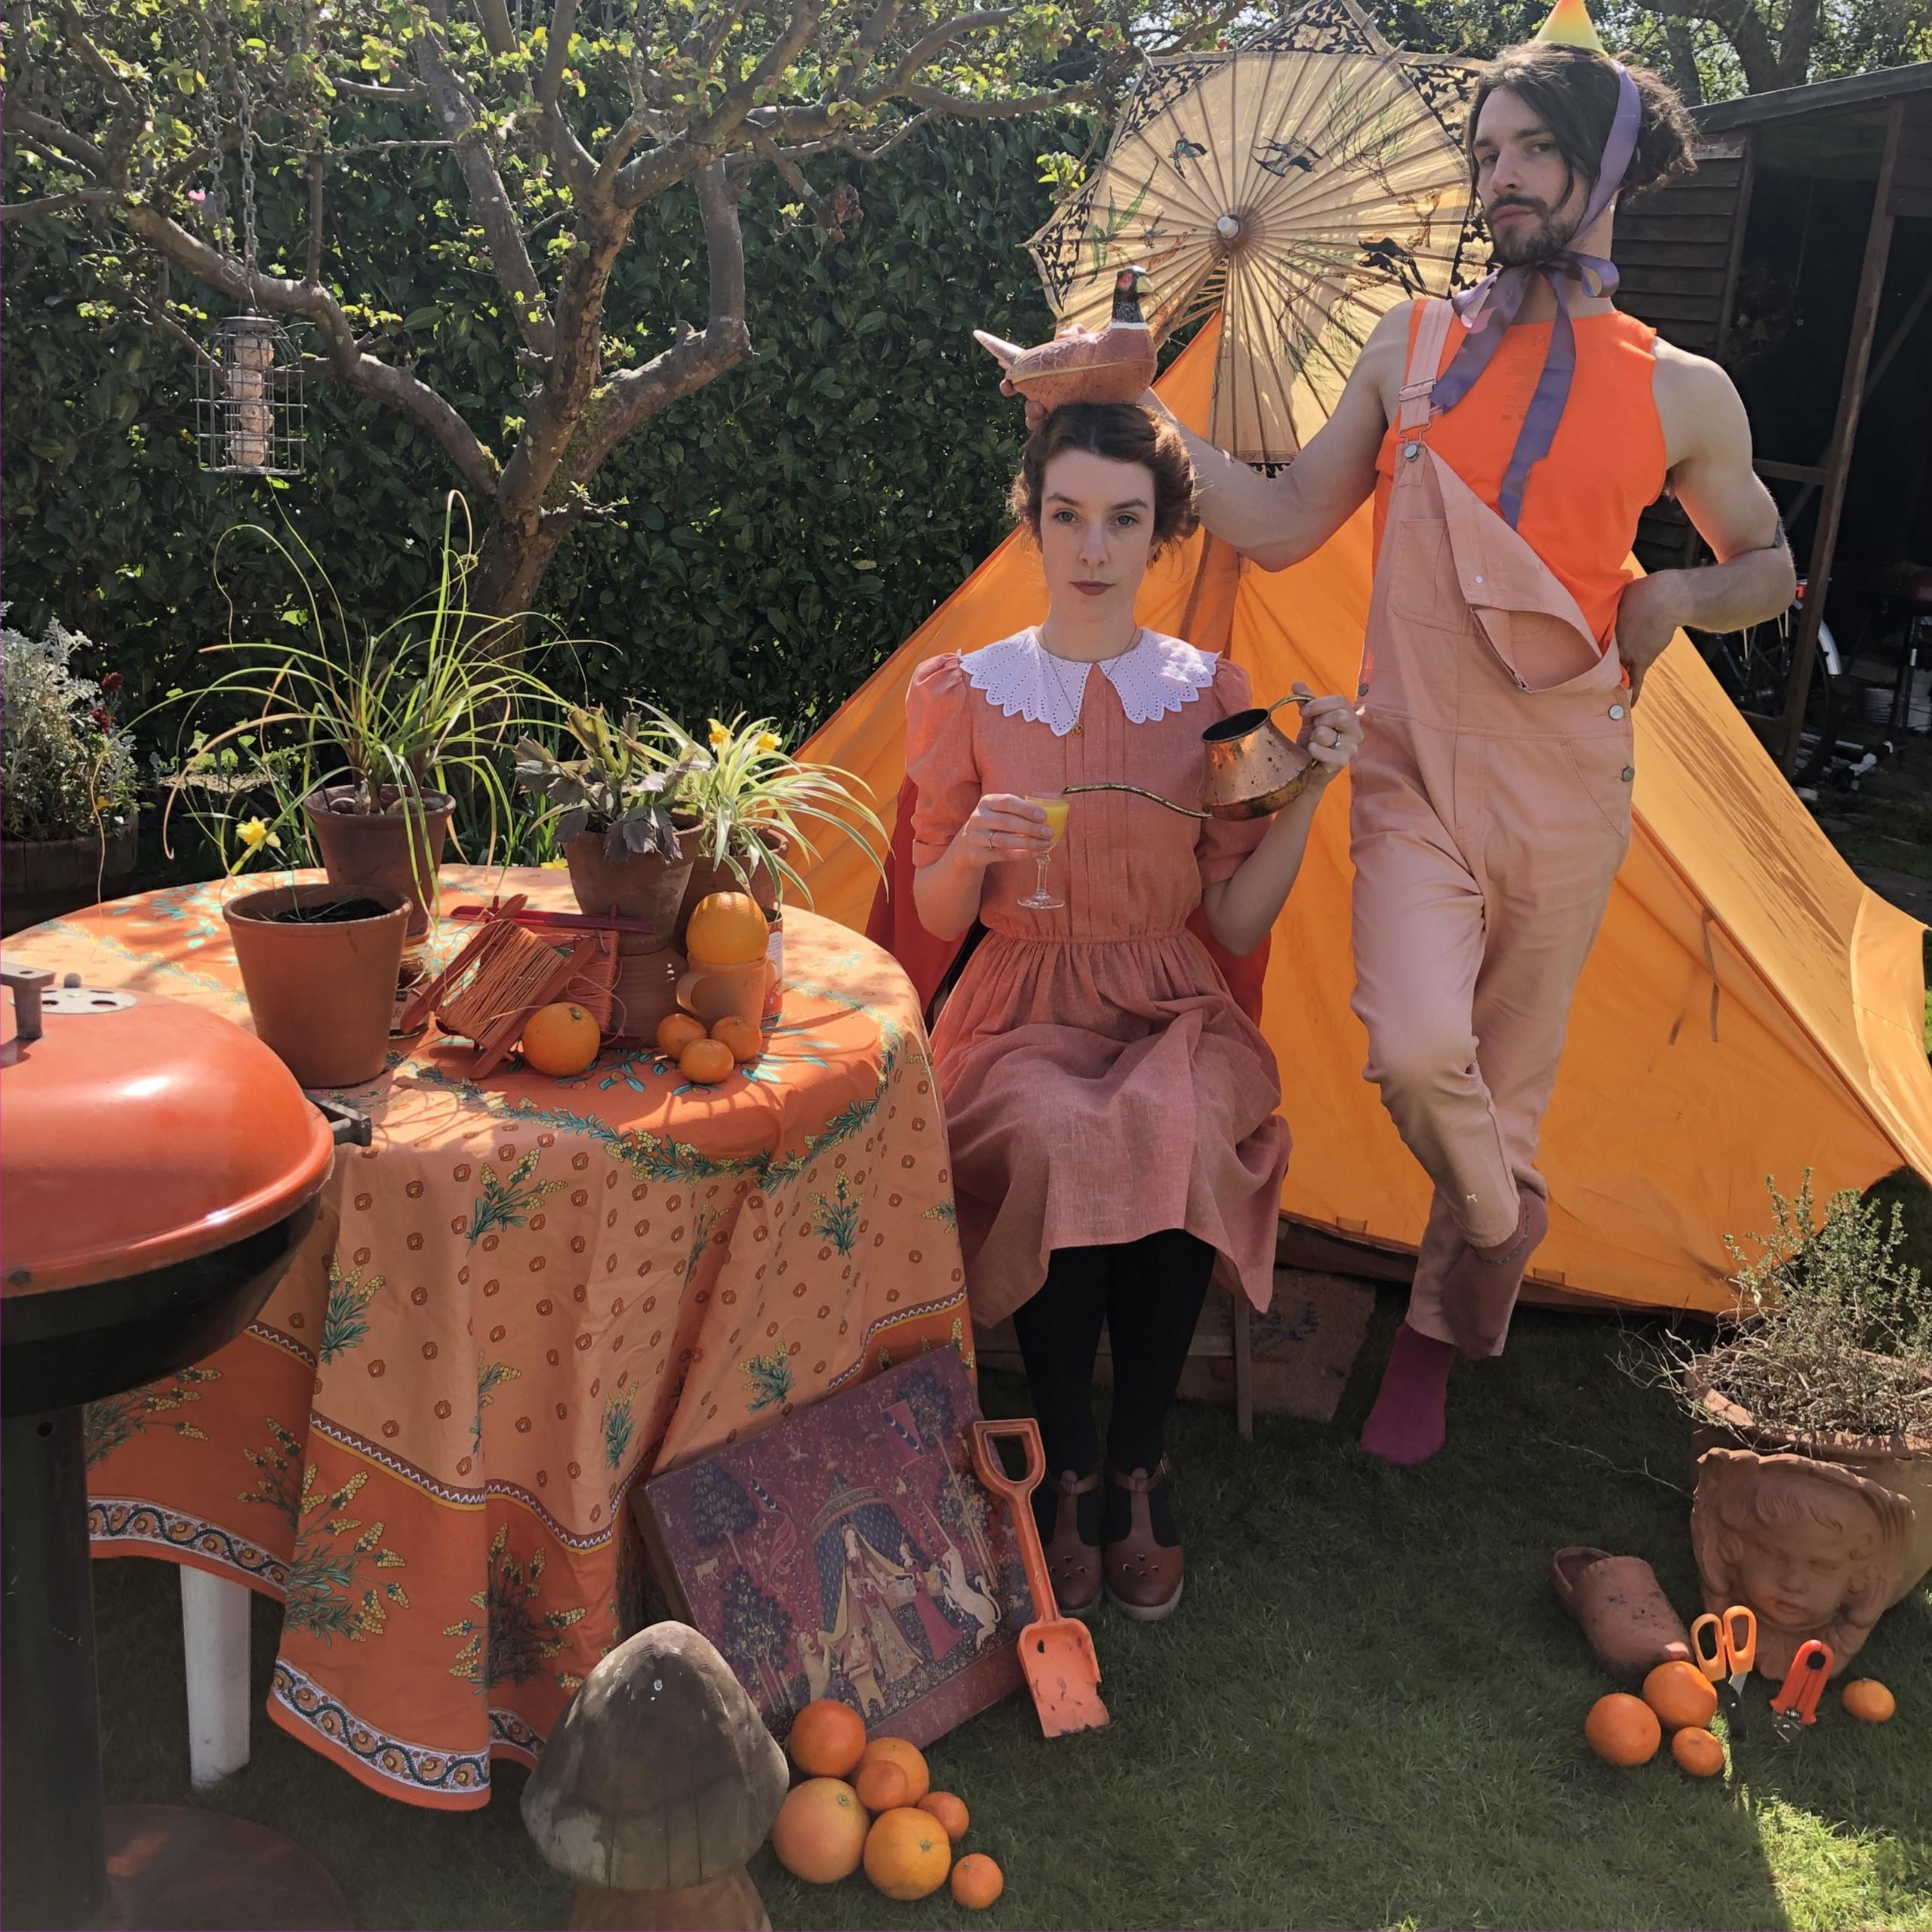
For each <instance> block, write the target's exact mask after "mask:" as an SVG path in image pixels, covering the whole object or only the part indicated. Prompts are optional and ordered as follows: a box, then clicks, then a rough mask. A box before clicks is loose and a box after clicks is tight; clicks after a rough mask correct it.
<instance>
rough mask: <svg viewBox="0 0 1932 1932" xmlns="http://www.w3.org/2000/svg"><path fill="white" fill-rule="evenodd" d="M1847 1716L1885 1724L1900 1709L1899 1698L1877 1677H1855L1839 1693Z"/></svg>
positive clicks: (1867, 1722)
mask: <svg viewBox="0 0 1932 1932" xmlns="http://www.w3.org/2000/svg"><path fill="white" fill-rule="evenodd" d="M1838 1698H1839V1701H1840V1702H1841V1703H1843V1705H1844V1711H1845V1715H1846V1716H1847V1717H1851V1718H1858V1719H1860V1721H1862V1722H1863V1723H1866V1724H1883V1723H1884V1721H1885V1720H1886V1719H1887V1718H1888V1717H1890V1715H1891V1714H1892V1713H1893V1712H1894V1711H1895V1710H1897V1709H1898V1707H1899V1706H1898V1700H1897V1698H1896V1697H1894V1696H1893V1695H1892V1694H1891V1693H1890V1691H1889V1690H1887V1689H1886V1688H1885V1687H1884V1685H1883V1684H1881V1683H1880V1682H1879V1681H1878V1679H1877V1678H1875V1677H1858V1678H1854V1679H1853V1680H1852V1681H1851V1682H1850V1683H1849V1684H1847V1685H1846V1686H1845V1687H1844V1689H1843V1690H1841V1691H1840V1692H1839V1693H1838Z"/></svg>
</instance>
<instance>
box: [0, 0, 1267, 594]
mask: <svg viewBox="0 0 1932 1932" xmlns="http://www.w3.org/2000/svg"><path fill="white" fill-rule="evenodd" d="M512 5H514V6H515V12H514V13H512ZM1209 8H1210V10H1209V11H1204V12H1197V11H1194V10H1193V8H1192V6H1191V5H1189V6H1183V8H1180V9H1179V10H1177V11H1174V12H1172V13H1171V14H1169V15H1168V17H1167V18H1166V20H1165V21H1164V23H1163V24H1162V25H1161V26H1160V27H1159V28H1158V29H1156V30H1154V31H1152V32H1149V31H1148V30H1147V29H1146V27H1145V26H1144V24H1140V20H1141V17H1140V15H1139V14H1137V11H1136V9H1135V8H1133V7H1132V6H1131V5H1129V4H1128V0H1017V3H1016V4H1013V5H1001V6H981V7H978V8H973V9H971V10H970V11H960V12H955V11H952V8H950V7H949V6H948V5H946V4H944V0H629V3H628V4H626V3H625V0H591V4H590V5H588V6H586V5H584V4H583V0H469V4H468V5H463V3H462V0H337V4H334V5H329V6H324V5H321V4H320V0H45V4H29V0H11V5H10V7H9V10H8V41H9V48H8V69H9V71H8V88H7V93H6V100H5V136H6V140H7V144H8V150H9V158H10V163H11V164H12V165H11V166H10V175H11V177H12V178H13V179H14V181H15V182H16V183H18V184H19V185H17V186H16V187H15V188H14V191H13V192H14V193H15V194H16V195H17V196H18V198H17V199H15V200H13V201H11V202H9V204H8V205H7V207H6V208H5V211H4V212H5V217H6V218H7V219H8V220H15V219H20V218H22V217H29V216H43V215H57V216H60V217H63V219H66V220H72V221H74V222H76V223H83V224H85V226H86V228H87V232H88V235H89V237H90V252H91V254H94V256H96V257H98V258H99V260H100V263H101V266H103V269H106V270H107V271H109V279H110V280H111V281H117V282H118V286H119V290H120V294H121V297H122V300H123V301H124V302H125V303H127V304H128V305H129V306H133V307H134V308H135V309H137V310H138V311H139V312H140V313H141V314H142V315H143V316H145V317H146V318H147V319H148V320H149V321H151V322H152V324H153V325H155V327H156V328H159V329H160V330H162V331H163V332H164V333H166V334H169V335H170V336H171V337H173V338H174V340H176V342H177V343H179V344H180V345H182V346H187V347H189V348H190V349H194V347H195V345H194V341H193V337H192V334H191V333H190V330H191V328H192V325H195V324H196V323H198V321H201V320H202V317H201V315H200V314H199V312H198V310H197V309H195V308H194V307H193V306H192V304H191V303H189V302H188V301H187V300H186V299H185V298H184V297H182V296H181V295H180V294H177V290H176V288H175V285H174V281H173V280H172V278H173V277H174V276H185V277H186V278H190V279H191V280H192V281H194V282H196V283H198V284H200V285H202V288H204V289H205V290H206V291H209V292H210V293H211V294H212V295H214V296H215V297H220V298H221V299H222V300H223V301H224V302H225V303H229V304H235V303H251V304H252V305H253V306H255V307H257V308H258V309H261V310H263V311H265V312H269V313H270V314H273V315H278V316H282V317H288V318H298V319H299V320H300V321H302V322H303V323H304V324H306V325H308V327H309V328H310V329H311V330H312V331H313V332H314V334H315V337H316V338H317V340H318V342H319V344H320V349H321V352H320V353H319V354H318V355H312V356H310V357H309V358H307V366H308V367H309V369H310V370H311V371H312V373H313V374H314V375H315V377H317V378H318V379H321V380H327V381H329V382H331V383H337V384H340V385H341V386H343V387H345V388H346V389H349V390H351V391H353V392H355V393H356V394H357V395H359V396H360V397H361V398H364V399H365V401H367V402H368V403H370V404H373V405H376V406H377V407H379V408H381V409H383V410H386V411H390V412H392V413H393V414H396V415H398V416H400V417H403V418H404V419H405V420H408V422H409V423H411V424H412V425H413V426H414V427H415V428H416V429H417V430H418V431H419V432H420V433H421V434H422V435H423V436H424V437H425V438H426V439H427V440H428V441H429V443H430V444H431V445H432V446H433V448H435V451H437V452H438V454H439V455H440V457H441V460H442V461H443V463H445V465H446V466H447V467H448V469H449V470H451V471H453V472H454V474H455V475H456V477H457V478H458V479H459V480H460V481H461V483H462V485H463V487H464V488H465V489H466V491H468V493H469V495H470V497H471V499H472V504H473V506H475V508H476V509H477V510H478V515H479V518H480V520H481V525H482V529H483V537H482V540H481V569H480V573H479V577H478V584H477V586H476V594H475V598H474V599H473V601H474V602H475V604H476V605H478V607H479V608H481V609H482V610H485V611H494V612H497V613H502V614H509V613H512V612H516V611H521V610H524V609H525V608H529V607H530V606H531V604H532V602H533V601H534V595H535V592H536V590H537V586H538V584H539V583H540V581H541V580H542V578H543V574H544V572H545V571H546V568H548V566H549V563H550V561H551V560H552V558H553V557H554V556H555V554H556V552H557V550H558V546H559V545H561V543H563V541H564V540H565V537H567V536H568V535H569V534H570V533H571V531H573V530H574V529H576V528H577V527H579V526H580V525H582V524H584V523H586V522H595V521H601V520H605V519H608V518H611V516H612V515H614V514H615V512H616V510H617V506H615V505H614V504H612V503H609V502H608V501H602V500H599V498H598V495H597V494H596V493H595V488H594V485H595V482H596V479H597V478H598V475H599V473H600V472H601V471H602V469H603V468H604V466H605V463H606V462H607V460H608V459H609V458H610V457H611V455H612V454H613V452H614V451H616V450H617V448H619V447H620V445H622V444H623V442H624V441H625V440H626V438H629V436H631V435H632V434H633V432H635V431H636V430H637V429H638V428H639V427H640V426H641V425H642V424H644V423H646V422H648V421H650V420H652V419H653V418H654V417H657V416H658V415H660V414H662V412H663V411H665V410H666V409H667V408H669V407H670V406H671V405H672V404H673V403H675V402H676V401H678V400H679V399H680V398H682V397H685V396H688V395H691V394H692V393H693V392H694V391H696V390H697V389H700V388H702V387H703V386H705V385H706V384H708V383H712V382H713V381H715V380H717V379H718V377H721V376H722V375H723V374H725V373H726V372H727V371H729V370H731V369H733V368H736V367H737V366H738V365H740V364H741V363H743V361H745V360H746V358H747V357H749V355H752V352H753V332H752V318H751V316H750V315H749V312H748V304H747V302H746V281H745V248H744V237H743V232H742V230H741V228H740V214H739V208H740V195H741V192H742V190H743V188H744V186H745V184H746V181H747V180H748V179H749V177H751V176H752V174H755V173H756V172H758V171H761V170H765V169H772V170H776V171H777V173H778V174H779V175H780V177H782V178H783V180H784V181H785V183H786V184H787V186H788V187H789V189H790V191H791V192H792V196H793V199H792V202H789V203H788V204H786V215H787V217H788V218H789V219H792V220H798V221H801V222H802V221H809V222H811V223H813V224H814V225H816V226H817V228H819V229H820V230H821V231H822V232H823V233H824V234H825V235H826V236H827V237H828V238H834V239H835V238H840V237H841V236H842V235H844V233H845V232H846V231H847V230H848V229H850V228H851V226H853V225H854V223H857V221H858V220H860V217H861V214H862V212H863V210H862V205H861V203H860V198H859V195H858V192H857V190H856V189H854V186H852V185H851V183H850V182H849V181H844V180H841V181H838V182H836V183H833V182H831V181H829V180H828V179H826V177H825V174H824V171H825V170H826V168H828V167H829V168H833V169H834V170H835V171H841V172H843V171H849V164H851V162H855V161H856V162H865V161H867V160H869V159H872V158H876V157H878V155H881V154H882V153H884V152H885V151H886V150H887V149H889V148H891V147H892V146H894V145H895V144H896V143H898V142H900V141H901V140H904V139H905V138H906V136H907V135H908V134H909V133H910V132H912V131H913V130H914V129H915V128H920V127H921V126H923V125H926V124H928V123H929V122H943V121H946V120H948V119H959V118H967V119H974V120H993V119H1000V118H1009V117H1014V116H1018V115H1032V114H1035V113H1038V112H1042V111H1044V110H1048V109H1066V108H1069V107H1072V106H1081V105H1087V106H1094V105H1100V104H1103V103H1106V101H1108V100H1110V99H1111V98H1112V95H1113V94H1115V92H1116V91H1118V87H1119V85H1120V84H1121V81H1122V79H1123V78H1124V76H1125V75H1127V74H1128V73H1129V72H1131V71H1132V70H1133V69H1134V67H1135V66H1137V64H1138V63H1139V60H1140V57H1141V54H1142V53H1143V51H1145V50H1146V49H1147V48H1150V47H1151V48H1171V47H1175V46H1180V45H1189V44H1192V43H1193V42H1195V41H1196V40H1198V38H1201V36H1203V35H1206V34H1208V33H1211V32H1213V31H1214V30H1215V29H1217V27H1218V26H1220V24H1221V23H1223V21H1224V20H1227V19H1229V18H1232V16H1233V12H1234V11H1235V10H1233V9H1232V8H1229V9H1228V10H1226V11H1224V12H1220V13H1217V12H1214V11H1211V0H1209ZM1137 24H1138V25H1139V26H1140V30H1139V38H1138V39H1137V38H1136V37H1135V36H1136V29H1137ZM244 115H245V118H246V121H247V123H248V127H249V128H251V131H252V138H251V139H245V138H244V137H243V135H242V122H243V118H244ZM405 152H434V153H435V155H437V157H438V162H439V168H438V174H439V176H440V177H441V183H442V188H443V193H442V195H441V198H438V200H437V201H436V202H435V203H434V204H433V205H432V207H431V208H429V209H428V210H426V211H424V212H423V217H422V219H421V229H422V232H421V235H420V243H419V245H420V247H421V248H423V249H426V250H429V251H432V253H433V254H435V257H437V258H438V259H439V260H441V261H442V262H444V263H445V266H446V267H447V269H448V272H449V273H450V275H451V276H453V277H455V278H460V279H461V280H463V281H465V282H466V284H467V285H469V286H470V287H472V288H475V289H476V290H477V291H478V293H479V294H481V297H482V299H481V300H480V301H478V302H477V303H475V305H474V306H473V307H472V308H471V309H469V312H468V313H467V314H466V315H465V317H464V318H463V328H464V330H465V331H467V332H473V333H475V334H478V335H483V336H487V337H491V338H494V340H497V341H498V342H499V343H503V344H505V345H506V346H512V347H513V349H514V354H515V369H516V371H517V372H518V373H517V376H516V378H515V386H514V387H513V388H512V389H511V390H510V391H509V392H508V393H506V392H503V390H502V389H497V390H496V391H494V392H491V393H487V394H486V393H479V392H475V391H473V390H466V389H463V388H461V387H460V386H457V385H456V384H454V383H449V382H447V381H446V382H445V383H443V384H441V386H438V385H437V384H436V383H432V381H431V380H428V379H427V378H426V377H425V375H424V374H422V373H421V372H420V371H419V369H418V368H417V366H416V365H417V358H418V355H419V354H420V349H421V348H422V346H423V331H426V330H427V329H429V328H431V327H432V326H441V324H442V322H443V320H444V312H443V310H442V309H441V306H439V305H425V306H423V307H422V308H420V309H417V311H415V312H411V313H408V314H402V313H398V312H395V311H394V310H392V309H389V307H388V306H386V304H385V303H384V301H383V295H382V291H381V289H380V288H379V287H372V286H370V285H368V284H367V283H366V282H365V281H364V280H363V278H362V276H361V264H360V263H358V261H357V260H354V259H352V258H349V257H344V256H342V255H340V254H337V252H336V251H332V250H331V248H330V247H329V245H328V242H329V232H330V215H329V184H330V180H331V173H332V171H334V170H335V169H336V168H337V167H338V166H339V165H340V164H342V163H344V162H352V161H358V160H361V159H363V158H367V157H369V156H371V155H400V154H402V153H405ZM245 168H260V169H261V170H262V171H264V172H265V173H267V174H282V173H288V172H291V171H293V172H294V173H295V174H297V175H299V177H300V180H302V182H303V184H304V186H305V187H306V195H304V197H303V200H302V202H301V204H300V206H301V208H302V216H301V220H300V227H299V229H295V228H290V229H284V230H282V231H281V232H275V233H263V235H261V237H260V257H259V265H258V266H253V267H252V268H251V262H250V259H249V257H248V251H247V248H246V235H245V232H243V228H244V224H243V223H242V221H241V220H238V217H240V216H244V215H245V213H246V210H247V207H248V199H247V197H246V196H245V195H243V193H242V187H243V183H242V180H241V179H240V176H241V174H242V170H243V169H245ZM815 171H816V172H817V173H818V174H819V175H820V181H819V182H818V183H815V182H814V172H815ZM202 183H206V185H205V186H202V185H198V184H202ZM672 195H688V196H689V197H691V199H692V200H693V201H694V202H695V205H696V208H697V214H698V216H699V219H700V226H701V229H702V249H703V257H704V260H705V263H706V271H705V272H706V286H707V296H706V302H707V312H706V320H705V322H704V324H703V327H702V328H698V327H694V326H693V325H691V324H690V323H689V322H688V321H680V320H678V319H677V318H675V315H666V314H662V313H660V314H648V313H647V314H637V313H625V312H622V311H621V310H614V309H613V308H612V306H611V303H610V300H609V297H610V295H611V289H612V285H613V278H614V275H616V273H617V269H618V267H619V264H620V262H621V261H622V260H623V257H624V256H625V254H626V251H627V249H628V248H629V247H630V245H631V244H632V236H633V233H634V231H635V229H636V227H637V226H638V220H639V216H640V214H641V212H642V211H645V210H647V209H648V208H651V207H652V206H653V205H654V204H657V203H658V202H662V201H663V199H664V198H666V197H668V196H672ZM429 217H433V220H432V219H430V218H429ZM157 272H158V280H157V279H156V275H157ZM195 352H199V351H198V350H197V351H195Z"/></svg>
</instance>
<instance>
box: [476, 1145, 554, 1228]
mask: <svg viewBox="0 0 1932 1932" xmlns="http://www.w3.org/2000/svg"><path fill="white" fill-rule="evenodd" d="M542 1158H543V1149H542V1148H540V1147H533V1148H531V1150H530V1152H528V1153H527V1154H526V1155H524V1157H523V1158H522V1159H521V1160H520V1161H518V1163H517V1164H516V1165H515V1167H513V1168H511V1170H510V1172H509V1179H508V1180H503V1179H501V1178H500V1177H498V1175H497V1171H496V1169H495V1168H493V1167H492V1166H491V1164H489V1162H488V1161H485V1162H484V1163H483V1164H482V1166H481V1168H480V1169H479V1170H478V1177H479V1178H480V1179H481V1181H482V1183H483V1192H481V1194H480V1195H478V1197H477V1200H476V1206H475V1211H474V1212H473V1213H472V1214H471V1216H470V1217H469V1239H470V1243H471V1245H472V1247H473V1246H474V1245H475V1243H476V1242H478V1241H480V1240H481V1238H483V1236H484V1235H487V1234H489V1233H491V1232H494V1231H497V1230H500V1229H504V1228H520V1227H522V1226H524V1225H525V1223H527V1222H528V1220H529V1219H530V1217H531V1212H532V1211H534V1208H535V1207H536V1206H537V1203H538V1202H539V1201H541V1200H542V1199H543V1198H544V1196H545V1195H549V1194H555V1192H557V1191H558V1189H559V1188H561V1186H563V1184H564V1183H562V1182H561V1181H560V1180H533V1179H532V1178H531V1177H532V1176H533V1175H534V1174H535V1173H536V1171H537V1162H538V1161H540V1160H541V1159H542Z"/></svg>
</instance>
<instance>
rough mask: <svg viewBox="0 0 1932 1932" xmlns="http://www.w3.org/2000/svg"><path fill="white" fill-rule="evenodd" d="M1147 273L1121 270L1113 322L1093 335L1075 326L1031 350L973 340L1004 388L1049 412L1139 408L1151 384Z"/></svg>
mask: <svg viewBox="0 0 1932 1932" xmlns="http://www.w3.org/2000/svg"><path fill="white" fill-rule="evenodd" d="M1146 278H1147V272H1146V269H1141V268H1126V269H1121V272H1119V274H1118V275H1115V277H1114V312H1113V318H1112V321H1109V323H1108V324H1107V325H1106V328H1103V329H1101V330H1100V331H1094V330H1092V329H1085V328H1081V327H1080V325H1078V323H1077V322H1076V323H1075V324H1073V325H1071V326H1070V327H1069V328H1065V329H1063V330H1062V331H1060V334H1058V335H1057V336H1055V337H1054V339H1053V340H1052V341H1051V342H1043V343H1038V344H1037V345H1036V346H1034V347H1033V348H1032V349H1022V348H1021V347H1020V345H1019V344H1018V343H1014V342H1002V341H1001V340H1000V338H999V337H998V336H996V335H989V334H987V333H986V331H985V330H984V329H975V330H974V331H973V340H974V341H975V342H977V343H979V345H980V347H981V348H983V349H985V350H986V352H987V353H988V354H989V355H991V356H992V358H993V359H994V361H996V362H998V365H1000V367H1001V368H1002V369H1004V371H1006V380H1007V383H1008V386H1009V387H1010V388H1011V389H1015V390H1017V392H1019V393H1020V395H1023V396H1025V397H1026V398H1028V399H1029V401H1033V402H1037V403H1039V404H1041V405H1043V406H1044V408H1048V409H1057V408H1060V405H1062V404H1063V403H1068V402H1137V401H1139V400H1140V398H1141V397H1142V396H1143V395H1145V394H1146V392H1147V389H1148V386H1149V384H1150V383H1152V381H1153V380H1154V368H1155V357H1154V351H1155V341H1154V335H1153V331H1152V330H1151V329H1149V328H1148V326H1147V324H1146V321H1145V319H1144V318H1143V317H1142V315H1141V313H1140V289H1141V285H1142V284H1143V282H1144V281H1146Z"/></svg>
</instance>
